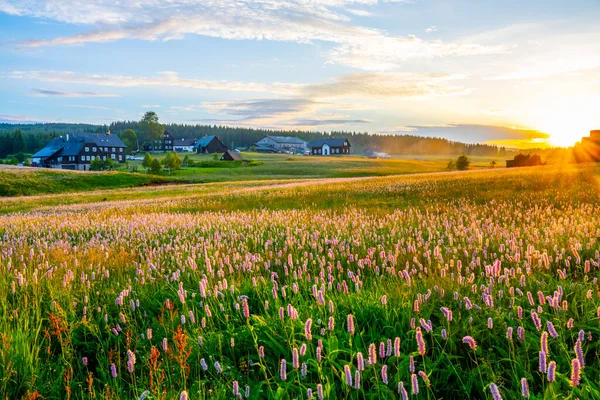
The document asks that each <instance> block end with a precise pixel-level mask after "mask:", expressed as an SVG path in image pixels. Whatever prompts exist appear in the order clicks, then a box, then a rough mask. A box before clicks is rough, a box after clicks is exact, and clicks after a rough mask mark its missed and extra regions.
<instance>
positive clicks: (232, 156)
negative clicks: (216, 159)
mask: <svg viewBox="0 0 600 400" xmlns="http://www.w3.org/2000/svg"><path fill="white" fill-rule="evenodd" d="M242 160H243V158H242V155H241V154H240V153H238V152H237V151H232V150H227V151H226V152H225V153H223V155H222V156H221V161H242Z"/></svg>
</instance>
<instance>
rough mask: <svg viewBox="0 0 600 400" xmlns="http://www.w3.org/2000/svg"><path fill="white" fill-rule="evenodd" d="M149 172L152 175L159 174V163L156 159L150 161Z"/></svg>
mask: <svg viewBox="0 0 600 400" xmlns="http://www.w3.org/2000/svg"><path fill="white" fill-rule="evenodd" d="M150 170H151V171H152V173H154V174H158V173H159V172H160V161H158V158H155V159H153V160H152V164H151V165H150Z"/></svg>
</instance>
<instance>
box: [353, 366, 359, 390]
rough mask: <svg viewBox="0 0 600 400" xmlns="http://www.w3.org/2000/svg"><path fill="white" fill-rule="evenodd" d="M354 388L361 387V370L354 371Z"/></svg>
mask: <svg viewBox="0 0 600 400" xmlns="http://www.w3.org/2000/svg"><path fill="white" fill-rule="evenodd" d="M354 389H360V371H359V370H356V371H355V372H354Z"/></svg>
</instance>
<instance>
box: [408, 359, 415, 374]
mask: <svg viewBox="0 0 600 400" xmlns="http://www.w3.org/2000/svg"><path fill="white" fill-rule="evenodd" d="M408 369H409V370H410V372H411V373H413V372H415V358H414V357H413V356H410V357H409V363H408Z"/></svg>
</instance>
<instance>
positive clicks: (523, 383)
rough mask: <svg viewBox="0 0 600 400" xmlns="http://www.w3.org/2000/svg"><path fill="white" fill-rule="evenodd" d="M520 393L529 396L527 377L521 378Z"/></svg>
mask: <svg viewBox="0 0 600 400" xmlns="http://www.w3.org/2000/svg"><path fill="white" fill-rule="evenodd" d="M521 394H522V395H523V397H525V398H526V399H527V398H529V386H528V385H527V379H525V378H521Z"/></svg>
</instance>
